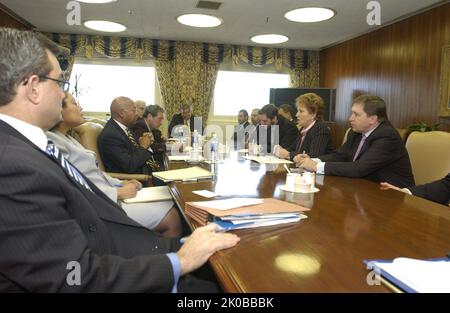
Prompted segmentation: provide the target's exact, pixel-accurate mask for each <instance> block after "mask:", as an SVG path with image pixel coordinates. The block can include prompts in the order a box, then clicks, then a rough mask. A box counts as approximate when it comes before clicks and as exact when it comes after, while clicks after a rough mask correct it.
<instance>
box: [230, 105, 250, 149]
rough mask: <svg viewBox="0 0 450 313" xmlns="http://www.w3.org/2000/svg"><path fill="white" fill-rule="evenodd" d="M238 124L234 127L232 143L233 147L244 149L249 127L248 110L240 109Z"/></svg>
mask: <svg viewBox="0 0 450 313" xmlns="http://www.w3.org/2000/svg"><path fill="white" fill-rule="evenodd" d="M237 118H238V125H236V126H235V127H234V133H233V138H232V139H233V143H234V148H235V149H244V148H245V147H246V146H247V143H248V136H249V133H248V132H249V129H248V128H247V127H249V126H250V123H249V122H248V112H247V111H246V110H240V111H239V113H238V116H237Z"/></svg>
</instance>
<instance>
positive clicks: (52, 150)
mask: <svg viewBox="0 0 450 313" xmlns="http://www.w3.org/2000/svg"><path fill="white" fill-rule="evenodd" d="M45 152H46V153H47V154H48V155H49V156H51V157H52V158H54V159H55V160H56V161H57V162H58V164H59V165H60V166H61V167H62V168H63V170H64V172H66V174H67V175H69V177H70V178H72V180H74V181H75V182H77V183H78V184H80V185H81V186H83V187H84V188H86V189H87V190H89V191H91V192H93V191H92V189H91V187H89V184H88V183H87V181H86V180H85V179H84V178H83V176H82V175H81V174H80V172H79V171H78V170H77V169H76V168H75V167H74V166H73V165H72V164H70V163H69V161H67V160H66V159H65V158H64V156H63V155H62V153H61V152H59V149H58V148H57V147H56V146H55V144H54V143H53V141H51V140H49V141H48V142H47V148H46V150H45Z"/></svg>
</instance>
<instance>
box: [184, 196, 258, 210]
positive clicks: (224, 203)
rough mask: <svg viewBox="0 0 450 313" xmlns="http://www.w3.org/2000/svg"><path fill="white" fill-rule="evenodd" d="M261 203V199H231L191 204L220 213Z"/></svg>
mask: <svg viewBox="0 0 450 313" xmlns="http://www.w3.org/2000/svg"><path fill="white" fill-rule="evenodd" d="M261 203H263V199H255V198H231V199H224V200H212V201H199V202H193V204H194V205H198V206H202V207H205V208H209V209H216V210H222V211H223V210H231V209H235V208H240V207H243V206H249V205H255V204H261Z"/></svg>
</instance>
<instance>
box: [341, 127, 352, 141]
mask: <svg viewBox="0 0 450 313" xmlns="http://www.w3.org/2000/svg"><path fill="white" fill-rule="evenodd" d="M350 129H352V128H351V127H349V128H347V130H346V131H345V134H344V138H343V139H342V144H344V143H345V142H346V141H347V137H348V133H349V131H350Z"/></svg>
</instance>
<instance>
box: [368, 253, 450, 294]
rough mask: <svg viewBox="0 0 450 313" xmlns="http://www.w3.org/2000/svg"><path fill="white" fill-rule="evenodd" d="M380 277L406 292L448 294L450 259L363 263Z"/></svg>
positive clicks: (449, 290) (407, 259)
mask: <svg viewBox="0 0 450 313" xmlns="http://www.w3.org/2000/svg"><path fill="white" fill-rule="evenodd" d="M365 263H366V264H367V265H368V268H369V269H374V270H375V272H376V273H379V274H380V275H381V277H383V278H385V279H387V280H388V281H389V282H391V283H393V284H394V285H396V286H398V287H399V288H401V289H403V290H404V291H406V292H413V293H415V292H426V293H429V292H432V293H435V292H445V293H449V292H450V259H448V258H444V259H432V260H417V259H409V258H396V259H394V260H393V261H392V260H372V261H365Z"/></svg>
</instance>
